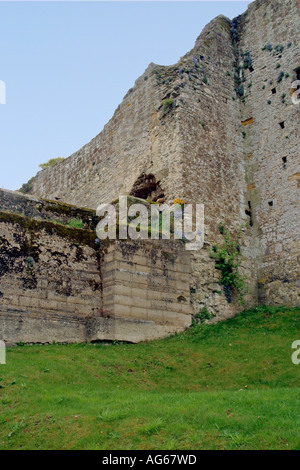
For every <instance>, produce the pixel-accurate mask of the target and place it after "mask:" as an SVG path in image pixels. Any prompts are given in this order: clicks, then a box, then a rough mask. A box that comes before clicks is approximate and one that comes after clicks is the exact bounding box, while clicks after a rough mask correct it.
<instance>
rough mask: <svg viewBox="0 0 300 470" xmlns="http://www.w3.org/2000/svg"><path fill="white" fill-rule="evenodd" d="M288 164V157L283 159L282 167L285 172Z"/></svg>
mask: <svg viewBox="0 0 300 470" xmlns="http://www.w3.org/2000/svg"><path fill="white" fill-rule="evenodd" d="M286 163H287V157H282V166H283V169H284V170H285V169H286Z"/></svg>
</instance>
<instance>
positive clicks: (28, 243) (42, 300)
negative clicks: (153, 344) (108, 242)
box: [0, 212, 102, 343]
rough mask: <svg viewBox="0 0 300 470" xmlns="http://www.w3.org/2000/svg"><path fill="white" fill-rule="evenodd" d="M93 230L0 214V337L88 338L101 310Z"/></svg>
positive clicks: (26, 339) (35, 339)
mask: <svg viewBox="0 0 300 470" xmlns="http://www.w3.org/2000/svg"><path fill="white" fill-rule="evenodd" d="M94 240H95V237H94V233H93V232H90V231H88V230H77V229H71V228H68V227H65V226H62V225H59V224H54V223H52V222H48V221H47V222H46V221H37V220H33V219H28V218H26V217H22V216H19V215H16V214H9V213H6V212H1V213H0V337H1V338H2V339H3V340H5V341H9V342H18V341H21V342H32V343H34V342H41V343H44V342H53V341H59V342H64V341H67V342H73V341H85V340H86V327H85V323H86V319H88V318H90V317H97V316H100V315H101V314H102V297H101V279H100V270H99V260H98V257H97V252H96V250H95V248H94V246H93V245H94Z"/></svg>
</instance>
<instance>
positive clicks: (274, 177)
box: [238, 0, 300, 305]
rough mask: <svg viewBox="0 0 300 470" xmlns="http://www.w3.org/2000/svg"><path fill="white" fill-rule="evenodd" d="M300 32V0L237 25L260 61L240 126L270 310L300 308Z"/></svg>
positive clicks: (255, 7)
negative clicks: (299, 93) (299, 94)
mask: <svg viewBox="0 0 300 470" xmlns="http://www.w3.org/2000/svg"><path fill="white" fill-rule="evenodd" d="M299 31H300V3H299V1H298V0H285V1H278V0H268V1H262V0H259V1H256V2H254V3H253V4H251V5H250V6H249V9H248V11H247V13H246V14H244V15H243V16H242V18H241V19H240V22H239V26H238V38H239V41H238V48H239V52H240V54H241V53H243V52H246V51H249V52H250V53H251V55H252V61H253V70H252V69H251V70H249V69H247V70H245V79H246V81H245V82H244V87H245V97H244V99H243V100H242V101H241V121H242V122H243V123H244V124H246V125H245V126H244V127H243V130H244V132H245V138H244V158H245V162H246V183H247V191H246V202H247V201H249V203H250V204H251V211H252V220H253V224H254V226H253V229H252V232H253V243H252V251H253V253H255V255H256V262H257V270H258V286H259V301H260V302H261V303H264V304H288V305H299V304H300V297H299V295H300V283H299V282H300V281H299V274H300V272H299V266H300V263H299V261H300V254H299V246H300V225H299V220H300V206H299V194H300V192H299V189H300V184H299V181H300V179H299V169H300V154H299V140H300V131H299V118H300V106H299V105H295V104H293V103H292V101H291V98H290V94H291V88H292V83H293V82H294V81H295V80H296V72H295V69H296V68H297V67H300V46H299ZM266 46H267V47H266ZM263 49H264V50H263Z"/></svg>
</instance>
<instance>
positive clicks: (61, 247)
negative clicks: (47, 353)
mask: <svg viewBox="0 0 300 470" xmlns="http://www.w3.org/2000/svg"><path fill="white" fill-rule="evenodd" d="M0 196H1V197H2V199H3V201H4V199H5V208H6V209H8V208H10V207H14V209H15V213H11V212H8V211H2V212H0V338H1V339H2V340H4V341H6V342H9V343H15V342H26V343H28V342H29V343H34V342H39V343H51V342H53V341H56V342H84V341H97V340H122V341H131V342H139V341H142V340H148V339H155V338H160V337H163V336H166V335H169V334H172V333H174V332H176V331H182V330H183V329H185V328H186V327H187V326H189V325H190V324H191V313H192V311H191V304H190V289H189V278H190V257H189V253H188V252H187V251H186V250H185V249H184V244H183V242H181V241H166V242H162V241H159V240H158V241H154V242H152V241H147V240H146V241H142V240H137V241H128V242H118V241H116V242H103V243H102V245H101V246H100V247H99V246H98V244H97V243H96V244H95V237H96V233H95V231H94V230H90V229H75V228H71V227H69V226H67V225H65V224H62V223H58V222H57V221H56V223H54V221H53V220H51V214H52V217H54V216H57V214H59V215H60V216H61V219H62V220H64V219H65V218H66V217H67V216H68V215H69V211H70V210H71V211H73V210H75V209H74V208H70V207H67V208H66V207H65V205H64V204H60V203H53V206H52V207H53V209H54V212H53V213H51V210H50V206H49V205H47V208H48V209H47V211H46V212H45V217H47V219H44V220H42V217H40V216H42V215H43V214H44V209H45V206H44V203H45V204H46V202H45V201H43V200H39V199H38V198H32V197H24V196H21V195H20V194H14V193H12V192H8V191H6V192H2V195H1V194H0ZM3 204H4V203H3ZM47 204H49V201H48V202H47ZM64 210H66V214H65V216H63V211H64ZM24 211H25V212H26V213H27V214H32V215H33V214H34V217H35V218H32V217H26V216H24V215H23V214H22V215H20V214H21V213H23V212H24ZM72 213H73V212H72ZM38 214H40V216H39V215H38ZM76 214H77V217H78V218H80V217H81V216H82V217H84V216H85V215H87V214H88V215H89V217H90V216H92V214H91V212H87V211H86V210H82V209H77V213H76ZM92 218H93V217H92Z"/></svg>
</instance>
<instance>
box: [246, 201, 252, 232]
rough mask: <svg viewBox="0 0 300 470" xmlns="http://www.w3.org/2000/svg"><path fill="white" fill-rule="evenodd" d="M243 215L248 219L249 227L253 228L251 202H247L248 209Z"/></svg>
mask: <svg viewBox="0 0 300 470" xmlns="http://www.w3.org/2000/svg"><path fill="white" fill-rule="evenodd" d="M245 214H246V215H247V216H248V217H250V220H249V224H250V227H253V217H252V207H251V201H248V209H246V210H245Z"/></svg>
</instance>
